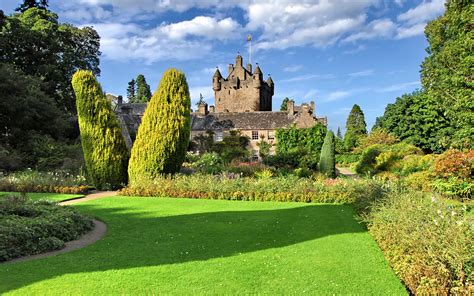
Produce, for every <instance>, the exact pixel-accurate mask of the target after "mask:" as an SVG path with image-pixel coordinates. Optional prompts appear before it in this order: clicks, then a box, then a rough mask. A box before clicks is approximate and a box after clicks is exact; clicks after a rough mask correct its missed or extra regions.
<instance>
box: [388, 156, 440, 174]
mask: <svg viewBox="0 0 474 296" xmlns="http://www.w3.org/2000/svg"><path fill="white" fill-rule="evenodd" d="M435 158H436V157H435V156H434V155H433V154H427V155H408V156H405V157H404V158H403V159H402V160H400V161H398V162H397V163H395V164H394V165H393V166H392V167H391V171H392V172H393V173H395V174H397V175H400V176H408V175H410V174H412V173H415V172H421V171H428V170H429V169H430V168H431V167H432V166H433V164H434V161H435Z"/></svg>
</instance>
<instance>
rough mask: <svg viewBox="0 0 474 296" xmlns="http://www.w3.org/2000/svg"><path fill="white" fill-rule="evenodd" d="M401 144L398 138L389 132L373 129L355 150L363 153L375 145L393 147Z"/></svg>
mask: <svg viewBox="0 0 474 296" xmlns="http://www.w3.org/2000/svg"><path fill="white" fill-rule="evenodd" d="M397 142H399V140H398V139H397V137H395V136H394V135H392V134H391V133H389V132H388V131H387V130H385V129H382V128H376V129H372V131H371V132H370V133H369V134H368V135H367V137H364V138H363V139H362V140H361V141H360V144H359V146H357V148H356V149H355V152H360V151H363V150H364V149H365V148H367V147H369V146H372V145H375V144H382V145H393V144H395V143H397Z"/></svg>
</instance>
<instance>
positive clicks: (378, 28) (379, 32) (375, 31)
mask: <svg viewBox="0 0 474 296" xmlns="http://www.w3.org/2000/svg"><path fill="white" fill-rule="evenodd" d="M396 28H397V26H396V25H395V24H394V23H393V22H392V21H391V20H390V19H386V18H385V19H378V20H374V21H372V22H370V23H369V24H368V25H367V26H365V28H364V29H362V30H361V31H360V32H357V33H354V34H352V35H350V36H349V37H347V38H345V39H344V41H345V42H350V41H357V40H365V39H374V38H388V37H391V36H393V33H394V32H395V31H396Z"/></svg>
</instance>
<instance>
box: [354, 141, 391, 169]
mask: <svg viewBox="0 0 474 296" xmlns="http://www.w3.org/2000/svg"><path fill="white" fill-rule="evenodd" d="M383 148H384V147H383V146H382V145H379V144H376V145H372V146H370V147H367V148H366V149H365V150H364V152H362V155H361V158H360V161H359V162H358V163H357V165H356V167H355V170H356V172H357V173H358V174H363V175H365V174H369V175H373V174H374V173H375V172H376V169H375V162H376V160H375V159H376V158H377V156H379V155H380V153H382V151H383Z"/></svg>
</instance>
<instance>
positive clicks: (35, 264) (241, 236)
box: [0, 204, 365, 294]
mask: <svg viewBox="0 0 474 296" xmlns="http://www.w3.org/2000/svg"><path fill="white" fill-rule="evenodd" d="M80 209H81V211H84V212H87V213H91V214H92V215H95V216H97V217H99V218H100V219H102V220H103V221H105V222H106V223H107V224H108V233H107V235H106V237H105V238H103V239H102V240H100V241H98V242H97V243H95V244H93V245H91V246H89V247H86V248H84V249H82V250H78V251H75V252H72V253H69V254H63V255H60V256H56V257H50V258H45V259H40V260H35V261H30V262H20V263H13V264H7V265H3V266H0V278H2V281H0V282H1V283H0V294H1V293H4V292H7V291H11V290H15V289H18V288H20V287H23V286H27V285H29V284H32V283H35V282H38V281H42V280H46V279H50V278H53V277H57V276H60V275H63V274H72V273H84V272H94V271H106V270H112V269H114V270H117V269H128V268H135V267H146V266H156V265H163V264H174V263H183V262H189V261H197V260H208V259H212V258H220V257H227V256H234V255H238V254H242V253H247V252H254V251H259V250H265V249H269V248H279V247H284V246H289V245H293V244H297V243H301V242H305V241H309V240H314V239H318V238H322V237H325V236H330V235H336V234H342V233H356V232H364V231H365V228H364V226H363V225H360V224H358V223H357V222H356V221H355V220H354V218H353V216H354V211H353V209H352V208H351V207H350V206H341V205H317V206H314V205H307V206H298V207H294V208H284V209H273V210H258V211H223V212H207V213H195V214H187V215H178V216H166V217H150V215H149V213H148V215H147V213H146V212H142V213H137V212H127V211H126V209H124V208H103V207H97V206H95V205H94V204H82V205H81V206H80ZM147 216H148V217H147ZM15 274H21V275H22V276H21V277H18V276H15Z"/></svg>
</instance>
